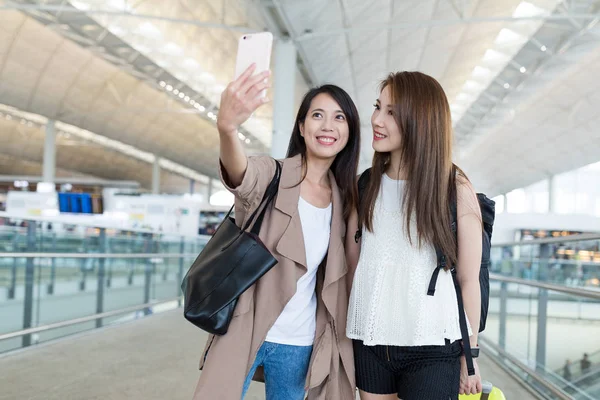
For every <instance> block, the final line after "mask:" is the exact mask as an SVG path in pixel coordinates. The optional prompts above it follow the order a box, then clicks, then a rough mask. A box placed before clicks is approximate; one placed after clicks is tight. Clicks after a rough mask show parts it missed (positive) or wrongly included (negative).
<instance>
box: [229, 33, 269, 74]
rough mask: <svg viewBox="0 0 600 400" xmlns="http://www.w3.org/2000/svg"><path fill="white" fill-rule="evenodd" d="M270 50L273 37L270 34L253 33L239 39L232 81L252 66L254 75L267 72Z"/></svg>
mask: <svg viewBox="0 0 600 400" xmlns="http://www.w3.org/2000/svg"><path fill="white" fill-rule="evenodd" d="M272 48H273V35H272V34H271V32H262V33H254V34H248V35H244V36H242V37H240V39H239V42H238V52H237V59H236V63H235V78H234V80H237V79H238V78H239V77H240V76H241V75H242V74H243V73H244V71H246V70H247V69H248V68H249V67H250V66H251V65H252V64H254V65H256V69H255V70H254V74H260V73H261V72H264V71H268V70H269V66H270V65H271V50H272Z"/></svg>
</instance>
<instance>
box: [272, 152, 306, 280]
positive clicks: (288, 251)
mask: <svg viewBox="0 0 600 400" xmlns="http://www.w3.org/2000/svg"><path fill="white" fill-rule="evenodd" d="M301 179H302V159H301V157H300V156H299V155H298V156H295V157H292V158H286V159H285V160H284V161H283V169H282V171H281V180H280V182H279V192H278V193H277V199H276V201H275V208H276V209H278V210H279V211H281V212H282V213H284V214H286V215H287V216H288V217H289V219H288V224H287V227H286V228H285V231H284V232H283V235H282V236H281V239H279V242H278V243H277V246H276V249H277V251H278V252H279V254H281V255H282V256H284V257H286V258H289V259H290V260H292V261H294V262H296V263H297V264H300V265H301V266H303V267H304V269H306V250H305V247H304V235H303V233H302V223H301V221H300V215H299V213H298V200H299V199H300V180H301Z"/></svg>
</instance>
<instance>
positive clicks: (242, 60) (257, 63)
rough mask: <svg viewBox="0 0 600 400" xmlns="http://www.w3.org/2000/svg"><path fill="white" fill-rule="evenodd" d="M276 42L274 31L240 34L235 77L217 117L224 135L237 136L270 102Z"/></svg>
mask: <svg viewBox="0 0 600 400" xmlns="http://www.w3.org/2000/svg"><path fill="white" fill-rule="evenodd" d="M272 45H273V35H272V34H271V33H270V32H262V33H256V34H248V35H243V36H242V37H240V39H239V44H238V52H237V59H236V66H235V79H234V81H233V82H231V83H230V84H229V85H228V86H227V89H226V90H225V91H224V92H223V94H222V95H221V105H220V107H219V114H218V119H217V127H218V129H219V132H220V133H221V134H225V135H234V134H235V132H236V131H237V128H238V127H239V126H240V125H241V124H243V123H244V122H245V121H246V120H247V119H248V118H250V116H251V115H252V113H254V111H256V109H257V108H258V107H260V106H261V105H262V104H264V103H266V102H267V99H266V92H267V89H268V87H269V79H268V77H269V74H270V71H269V66H270V63H271V49H272Z"/></svg>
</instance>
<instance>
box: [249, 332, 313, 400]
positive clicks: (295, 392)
mask: <svg viewBox="0 0 600 400" xmlns="http://www.w3.org/2000/svg"><path fill="white" fill-rule="evenodd" d="M311 355H312V346H290V345H286V344H277V343H270V342H265V343H264V344H263V345H262V346H261V348H260V349H259V350H258V353H257V354H256V360H254V364H253V365H252V368H250V372H249V373H248V376H247V377H246V382H244V391H243V392H242V400H243V399H244V397H245V396H246V392H247V391H248V387H249V386H250V382H251V381H252V377H253V376H254V373H255V372H256V369H257V368H258V367H260V366H262V367H263V368H264V370H265V389H266V392H267V393H266V394H267V400H282V399H285V400H303V399H304V395H305V390H304V385H305V384H306V374H307V373H308V365H309V364H310V356H311Z"/></svg>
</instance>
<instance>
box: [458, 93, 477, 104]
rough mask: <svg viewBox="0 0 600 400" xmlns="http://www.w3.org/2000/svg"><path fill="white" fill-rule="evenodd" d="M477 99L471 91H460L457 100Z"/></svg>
mask: <svg viewBox="0 0 600 400" xmlns="http://www.w3.org/2000/svg"><path fill="white" fill-rule="evenodd" d="M473 100H475V96H473V95H472V94H469V93H464V92H463V93H459V94H458V96H456V101H459V102H469V101H473Z"/></svg>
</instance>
